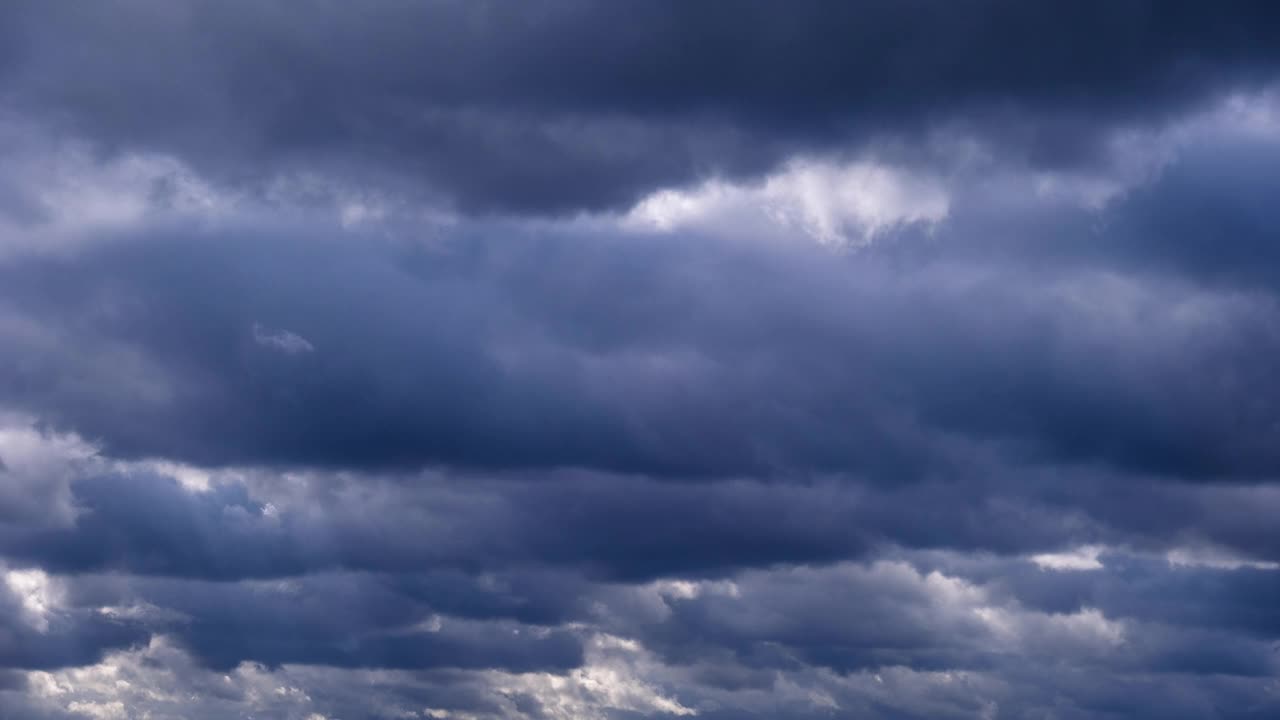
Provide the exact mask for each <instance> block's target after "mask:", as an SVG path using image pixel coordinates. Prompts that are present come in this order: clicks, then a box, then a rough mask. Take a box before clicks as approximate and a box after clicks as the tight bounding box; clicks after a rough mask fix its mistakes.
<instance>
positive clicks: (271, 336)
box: [253, 323, 316, 355]
mask: <svg viewBox="0 0 1280 720" xmlns="http://www.w3.org/2000/svg"><path fill="white" fill-rule="evenodd" d="M253 339H254V341H255V342H257V343H258V344H259V345H261V346H263V347H266V348H271V349H273V350H279V351H280V352H282V353H285V354H288V355H297V354H298V353H309V352H314V351H315V349H316V348H315V346H314V345H312V344H311V342H310V341H308V340H307V339H306V338H304V337H302V336H301V335H299V334H297V333H294V332H290V331H288V330H269V329H267V328H265V327H263V326H262V325H259V324H258V323H254V324H253Z"/></svg>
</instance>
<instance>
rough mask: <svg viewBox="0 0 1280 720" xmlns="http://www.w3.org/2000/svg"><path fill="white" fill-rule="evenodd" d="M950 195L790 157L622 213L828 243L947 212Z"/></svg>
mask: <svg viewBox="0 0 1280 720" xmlns="http://www.w3.org/2000/svg"><path fill="white" fill-rule="evenodd" d="M949 205H950V198H949V195H948V193H947V190H946V188H945V186H944V185H943V183H942V182H941V181H940V180H939V179H937V178H934V177H931V176H927V175H923V174H918V173H914V172H911V171H908V170H906V169H902V168H895V167H892V166H888V165H882V164H878V163H874V162H870V161H859V162H853V163H846V164H838V163H835V162H831V161H825V160H794V161H792V162H790V163H788V164H787V165H786V166H785V167H784V168H783V169H782V170H780V171H779V172H777V173H775V174H774V175H771V176H769V177H768V178H766V179H765V180H764V181H763V182H760V183H755V184H745V183H744V184H738V183H728V182H725V181H722V180H711V181H708V182H706V183H704V184H702V185H700V186H698V187H695V188H692V189H689V190H670V189H668V190H660V191H658V192H655V193H653V194H651V195H649V196H648V197H646V198H644V199H643V200H641V201H640V202H639V203H638V204H637V205H636V206H635V207H633V208H632V209H631V211H630V212H629V213H628V214H627V215H626V216H625V217H624V218H623V225H624V226H626V227H630V228H633V229H642V230H650V231H657V232H669V231H672V230H677V229H694V230H699V231H704V232H712V233H722V234H736V235H749V236H761V235H763V236H779V235H786V236H790V235H794V234H795V233H797V232H799V233H802V234H804V235H807V236H808V237H810V238H812V239H814V240H816V241H818V242H821V243H824V244H830V245H860V244H865V243H867V242H870V241H871V240H872V239H874V238H875V236H876V235H877V234H880V233H882V232H885V231H887V230H890V229H892V228H894V227H898V226H901V225H906V224H911V223H936V222H939V221H941V220H942V219H944V218H945V217H946V216H947V212H948V209H949Z"/></svg>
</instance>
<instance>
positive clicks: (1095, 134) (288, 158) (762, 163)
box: [0, 0, 1280, 213]
mask: <svg viewBox="0 0 1280 720" xmlns="http://www.w3.org/2000/svg"><path fill="white" fill-rule="evenodd" d="M1275 20H1276V16H1275V10H1274V8H1273V6H1272V5H1271V4H1270V3H1265V2H1243V1H1242V2H1235V3H1230V4H1229V5H1213V6H1206V5H1204V4H1201V3H1191V2H1174V3H1167V2H1146V1H1137V0H1125V1H1124V2H1120V3H1113V2H1092V1H1091V2H1084V3H1074V4H1072V5H1071V6H1070V7H1028V6H1027V5H1026V4H1025V3H1018V2H1013V1H1006V0H995V1H991V2H987V1H983V2H975V3H964V4H947V6H945V7H936V6H934V5H932V4H923V3H919V2H907V3H901V2H880V1H876V2H863V3H856V4H852V5H845V4H841V5H832V4H830V3H822V2H808V1H806V2H800V3H788V5H787V7H785V8H781V7H778V6H776V5H775V4H773V3H767V2H750V3H732V4H725V3H705V4H704V3H700V4H697V5H692V6H691V5H690V4H688V3H680V2H661V3H646V4H644V5H643V6H637V7H629V8H616V7H612V6H607V5H601V4H596V3H585V2H577V1H566V2H553V3H542V4H539V6H538V7H536V8H524V7H510V6H504V5H502V4H501V3H479V4H477V3H465V2H435V3H398V2H377V3H372V4H366V5H363V6H362V7H360V8H359V9H356V8H351V7H348V6H345V5H342V4H336V3H328V2H308V3H305V4H304V5H302V6H291V7H264V6H262V5H261V4H259V3H249V2H233V3H217V2H201V1H194V2H187V1H184V2H181V3H163V4H160V3H154V2H136V1H135V2H114V3H108V4H104V5H99V6H97V7H95V8H93V9H88V10H85V9H74V10H72V9H67V8H59V7H50V6H49V5H48V4H47V3H36V2H18V3H10V4H8V5H7V6H6V11H5V17H4V22H3V23H0V24H3V25H5V26H6V28H8V30H7V32H8V34H9V35H11V36H12V37H11V41H10V42H6V43H5V46H6V51H5V55H4V56H3V57H0V73H2V74H0V79H2V80H3V82H4V88H5V93H4V96H5V99H6V101H7V103H8V104H10V105H12V106H14V107H16V108H19V110H20V111H21V112H23V113H30V114H34V115H35V116H37V117H41V118H43V119H45V120H47V121H49V122H54V123H58V124H59V125H61V126H64V127H66V128H67V129H68V130H69V131H71V132H74V133H77V134H81V135H83V136H85V137H88V138H91V139H93V140H94V141H96V142H98V143H100V144H101V147H102V148H103V149H105V150H106V151H109V152H110V151H116V150H122V149H133V150H138V149H144V150H158V151H162V152H171V153H175V154H177V155H178V156H180V157H182V158H184V159H186V160H188V161H190V162H191V163H193V164H194V165H196V166H197V167H199V168H200V169H201V170H202V171H204V172H206V173H208V174H210V175H213V176H215V177H219V178H222V179H224V180H226V181H229V182H235V183H239V182H244V181H246V180H247V181H249V182H251V183H254V182H257V183H262V182H266V181H268V180H269V179H270V178H272V177H273V176H277V175H280V174H288V173H291V172H295V171H314V170H317V169H319V170H322V171H334V170H337V169H340V170H341V171H343V172H345V173H347V174H348V178H351V177H354V176H353V175H352V173H356V174H359V177H360V178H361V179H362V180H365V181H369V180H372V179H374V178H381V180H380V181H381V182H383V183H385V184H388V186H389V187H395V186H396V184H397V183H398V182H403V181H408V182H409V184H410V185H411V186H418V187H422V186H423V185H425V188H426V190H427V192H429V193H431V194H434V195H436V196H442V197H444V198H448V199H450V200H452V201H454V202H456V203H457V204H458V205H460V206H461V207H463V208H466V209H470V210H479V211H495V210H496V211H506V212H509V211H516V212H537V213H545V212H570V211H574V210H580V209H589V210H598V209H605V208H616V207H619V206H625V205H627V204H629V203H631V202H634V201H635V200H637V199H638V198H639V197H641V196H643V195H644V194H645V193H646V192H648V191H650V190H653V189H656V188H658V187H661V186H670V185H680V184H684V183H688V182H691V181H693V180H696V179H698V178H699V177H704V176H707V175H712V174H727V175H748V176H749V175H754V174H759V173H760V172H762V171H764V170H766V169H768V168H769V167H771V166H773V165H774V164H776V163H777V162H779V161H780V160H782V159H784V158H785V157H786V156H788V155H790V154H793V153H795V152H798V151H820V150H830V149H836V150H849V149H857V148H858V147H860V146H865V145H866V143H867V142H868V141H871V140H876V139H880V140H886V141H890V142H893V141H895V140H906V141H908V142H914V141H915V140H916V139H918V138H920V137H922V136H927V135H928V134H929V133H931V132H935V131H940V130H958V131H960V132H961V133H962V134H966V135H977V136H980V137H984V138H985V139H987V140H989V141H992V142H993V144H996V145H998V146H1000V147H1002V148H1003V150H1004V151H1012V152H1014V153H1015V154H1016V155H1018V156H1021V157H1025V158H1027V159H1029V160H1031V161H1032V162H1033V163H1036V164H1043V165H1050V166H1063V165H1079V164H1081V163H1086V164H1087V163H1088V162H1089V161H1090V160H1091V159H1093V158H1096V157H1097V155H1098V153H1099V152H1100V150H1099V147H1098V141H1099V140H1100V139H1101V138H1102V137H1105V135H1106V134H1107V133H1108V132H1109V130H1111V129H1114V128H1117V127H1127V126H1132V125H1135V124H1146V123H1159V122H1162V121H1164V120H1167V119H1169V118H1171V117H1173V116H1174V115H1175V114H1176V113H1178V112H1180V111H1185V110H1187V109H1188V108H1191V107H1194V106H1195V104H1196V103H1197V102H1201V101H1204V100H1206V99H1209V98H1213V97H1216V96H1218V95H1220V94H1222V93H1224V92H1226V91H1229V90H1233V89H1242V88H1249V87H1254V86H1256V85H1258V84H1260V83H1265V82H1266V81H1268V80H1270V79H1272V78H1273V77H1274V73H1275V70H1276V60H1277V57H1276V53H1275V48H1276V47H1277V45H1278V44H1280V43H1278V41H1280V37H1277V34H1276V31H1275V27H1276V22H1275Z"/></svg>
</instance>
